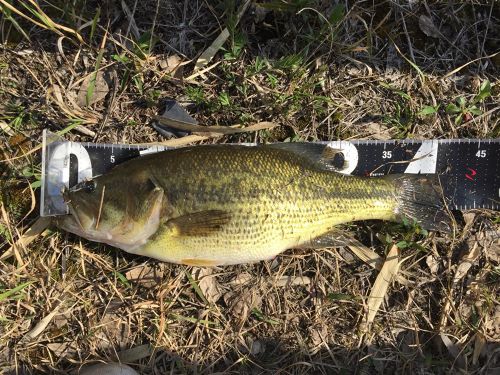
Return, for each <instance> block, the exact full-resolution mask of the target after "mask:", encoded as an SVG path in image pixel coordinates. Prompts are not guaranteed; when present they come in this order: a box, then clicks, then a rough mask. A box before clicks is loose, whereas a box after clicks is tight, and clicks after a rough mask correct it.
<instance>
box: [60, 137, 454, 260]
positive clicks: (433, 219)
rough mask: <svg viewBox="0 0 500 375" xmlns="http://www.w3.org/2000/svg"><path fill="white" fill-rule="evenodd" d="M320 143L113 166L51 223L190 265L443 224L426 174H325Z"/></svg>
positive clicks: (194, 151) (188, 152)
mask: <svg viewBox="0 0 500 375" xmlns="http://www.w3.org/2000/svg"><path fill="white" fill-rule="evenodd" d="M334 154H335V150H332V149H330V148H328V147H325V146H322V145H315V146H314V147H312V146H311V145H304V144H293V143H292V144H278V145H266V146H256V147H247V146H238V145H209V146H195V147H186V148H181V149H175V150H168V151H164V152H160V153H157V154H151V155H147V156H143V157H140V158H137V159H133V160H130V161H128V162H125V163H123V164H120V165H118V166H116V167H115V168H114V169H112V170H111V171H110V172H109V173H106V174H105V175H102V176H98V177H95V178H94V179H92V180H89V181H84V182H81V183H80V184H78V185H76V186H75V187H74V188H72V189H70V190H67V191H65V192H64V193H63V196H64V199H65V201H66V202H67V204H68V206H69V208H70V214H69V215H66V216H63V217H61V218H59V219H58V222H57V225H58V226H59V227H61V228H63V229H65V230H67V231H69V232H72V233H75V234H77V235H79V236H82V237H84V238H87V239H89V240H92V241H98V242H103V243H106V244H109V245H112V246H115V247H118V248H120V249H123V250H125V251H128V252H130V253H134V254H139V255H144V256H148V257H152V258H156V259H160V260H163V261H168V262H173V263H181V264H187V265H195V266H216V265H228V264H238V263H247V262H256V261H260V260H265V259H270V258H272V257H274V256H276V255H277V254H279V253H281V252H282V251H284V250H286V249H290V248H296V247H313V248H314V247H326V246H328V245H331V244H332V243H333V242H332V241H331V240H333V237H332V231H334V230H335V226H336V225H338V224H341V223H347V222H351V221H357V220H368V219H380V220H391V221H397V220H401V219H402V218H408V219H410V220H415V221H417V222H418V223H420V224H421V225H422V226H423V227H426V228H429V229H441V228H444V227H445V226H446V224H445V223H444V222H445V215H444V214H443V211H442V200H441V198H440V195H439V192H438V191H437V190H436V188H435V183H434V182H433V180H432V178H429V177H426V176H410V175H392V176H386V177H383V178H375V177H372V178H369V177H366V178H364V177H354V176H346V175H343V174H340V173H337V172H335V170H334V167H332V165H331V159H332V158H333V156H334Z"/></svg>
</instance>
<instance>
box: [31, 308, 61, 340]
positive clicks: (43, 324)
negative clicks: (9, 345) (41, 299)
mask: <svg viewBox="0 0 500 375" xmlns="http://www.w3.org/2000/svg"><path fill="white" fill-rule="evenodd" d="M60 307H61V305H58V306H56V308H55V309H54V310H52V311H51V312H50V313H49V314H48V315H46V316H45V317H44V318H43V319H42V320H40V321H39V322H38V323H37V324H36V325H35V327H33V329H32V330H31V331H29V332H28V333H27V334H26V335H24V337H23V340H27V341H30V340H33V339H34V338H36V337H38V336H39V335H40V334H41V333H42V332H43V331H45V328H47V326H48V325H49V323H50V322H51V320H52V319H53V318H54V316H55V315H56V314H57V312H58V311H59V308H60Z"/></svg>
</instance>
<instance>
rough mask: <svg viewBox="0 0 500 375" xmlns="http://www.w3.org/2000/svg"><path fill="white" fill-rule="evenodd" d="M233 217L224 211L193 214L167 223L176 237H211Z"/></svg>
mask: <svg viewBox="0 0 500 375" xmlns="http://www.w3.org/2000/svg"><path fill="white" fill-rule="evenodd" d="M230 220H231V215H230V214H229V213H228V212H227V211H223V210H207V211H199V212H193V213H189V214H186V215H182V216H179V217H176V218H174V219H170V220H168V221H167V225H168V226H170V227H171V229H172V231H173V235H174V236H209V235H211V234H213V233H217V232H218V231H220V230H221V229H222V228H223V227H224V226H225V225H226V224H227V223H229V221H230Z"/></svg>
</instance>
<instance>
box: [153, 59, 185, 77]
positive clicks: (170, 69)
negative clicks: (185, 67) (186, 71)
mask: <svg viewBox="0 0 500 375" xmlns="http://www.w3.org/2000/svg"><path fill="white" fill-rule="evenodd" d="M158 64H159V66H160V68H161V69H162V73H165V74H170V75H172V76H177V75H179V74H180V75H182V69H181V68H182V59H181V58H180V57H179V56H178V55H170V56H169V57H167V59H166V60H159V61H158Z"/></svg>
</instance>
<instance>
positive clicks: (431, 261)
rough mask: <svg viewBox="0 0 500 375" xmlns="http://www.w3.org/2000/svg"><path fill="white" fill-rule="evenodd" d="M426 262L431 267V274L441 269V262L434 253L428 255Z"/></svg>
mask: <svg viewBox="0 0 500 375" xmlns="http://www.w3.org/2000/svg"><path fill="white" fill-rule="evenodd" d="M425 263H426V264H427V267H429V270H430V271H431V274H432V275H436V273H437V272H438V271H439V262H438V260H437V259H436V257H435V256H434V255H432V254H431V255H428V256H427V258H425Z"/></svg>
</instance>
